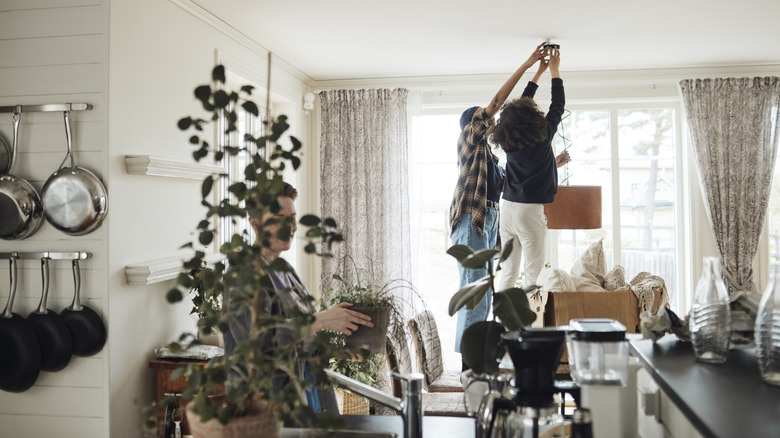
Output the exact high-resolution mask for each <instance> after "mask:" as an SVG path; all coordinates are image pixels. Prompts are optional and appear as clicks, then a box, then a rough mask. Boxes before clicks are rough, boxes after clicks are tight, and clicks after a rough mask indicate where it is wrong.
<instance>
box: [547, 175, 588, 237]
mask: <svg viewBox="0 0 780 438" xmlns="http://www.w3.org/2000/svg"><path fill="white" fill-rule="evenodd" d="M544 214H545V216H547V228H548V229H550V230H592V229H597V228H601V186H569V185H566V186H558V194H556V195H555V201H553V203H552V204H544Z"/></svg>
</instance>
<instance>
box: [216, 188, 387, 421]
mask: <svg viewBox="0 0 780 438" xmlns="http://www.w3.org/2000/svg"><path fill="white" fill-rule="evenodd" d="M297 195H298V192H297V190H296V189H295V188H294V187H293V186H292V185H290V184H288V183H284V185H283V188H282V190H281V192H280V193H279V195H278V198H277V200H278V202H279V206H280V208H279V210H278V211H275V212H273V211H271V212H266V213H265V214H263V216H262V217H252V216H251V211H252V210H253V209H254V210H255V211H256V208H257V205H253V204H254V203H253V202H251V200H250V201H248V202H247V211H249V212H250V218H249V223H250V224H251V226H252V228H253V230H254V231H255V234H256V236H257V237H256V239H255V242H254V245H255V246H256V247H260V248H261V251H260V254H261V256H260V257H259V258H258V259H257V260H255V270H263V271H264V272H267V273H268V275H269V277H270V280H271V283H272V285H269V286H267V287H265V288H264V289H262V290H260V291H257V292H256V293H255V294H254V297H253V302H252V312H251V314H250V313H249V312H236V313H235V318H234V319H233V320H232V322H231V324H230V329H229V330H228V331H227V332H225V333H224V337H225V354H226V355H228V356H229V355H231V354H232V353H233V351H234V350H235V349H236V346H237V345H240V344H241V343H242V342H243V341H246V340H248V339H250V337H257V336H266V337H267V339H268V342H269V343H276V344H277V345H279V344H285V343H287V344H289V343H292V342H294V341H293V339H294V335H293V333H291V332H290V329H288V328H284V327H279V328H273V329H272V330H268V328H267V327H265V328H264V327H259V326H258V321H260V320H261V319H265V320H267V318H262V317H263V316H277V317H282V318H284V319H289V318H293V317H295V316H300V315H313V316H314V322H313V323H312V324H311V326H310V327H311V335H312V336H310V337H309V340H313V338H314V336H313V335H314V334H316V333H317V332H318V331H320V330H323V329H327V330H333V331H338V332H341V333H344V334H345V335H350V334H352V332H354V331H355V330H357V328H358V326H359V325H364V326H368V327H371V326H373V324H372V323H371V318H370V317H369V316H367V315H364V314H362V313H359V312H355V311H353V310H350V309H349V307H350V306H352V304H350V303H341V304H339V305H337V306H334V307H331V308H329V309H327V310H323V311H320V312H317V311H316V307H315V305H314V300H313V298H312V296H311V295H310V294H309V291H308V290H307V289H306V287H305V286H304V285H303V284H302V282H301V279H300V277H298V274H297V273H296V272H295V269H294V268H293V267H292V266H290V264H289V263H287V262H286V261H285V260H284V259H283V258H281V257H280V255H281V253H282V252H284V251H286V250H288V249H290V246H291V242H292V238H293V236H294V235H295V231H296V228H297V227H296V211H295V198H296V197H297ZM253 207H254V208H253ZM224 306H225V308H226V309H228V310H230V309H233V310H235V309H237V303H236V304H231V303H230V297H229V296H228V293H227V291H226V292H225V295H224ZM354 359H359V357H357V356H356V357H354ZM313 372H314V370H313V369H310V364H309V362H307V361H306V360H305V359H301V360H298V361H297V363H296V369H295V370H294V373H295V376H296V377H297V379H299V381H304V380H308V381H310V382H313V377H312V374H313ZM234 373H235V371H234ZM289 379H290V375H289V374H288V373H285V372H281V371H279V372H278V373H277V374H276V376H275V378H274V381H273V386H274V390H275V391H277V390H281V389H282V388H284V387H285V386H286V383H287V382H288V381H289ZM230 384H231V381H230V379H228V385H230ZM306 398H307V400H308V404H309V406H310V407H311V408H312V409H313V410H314V411H315V412H322V411H324V410H328V411H332V412H338V407H337V403H336V397H335V393H334V391H333V388H315V387H313V388H308V389H307V390H306Z"/></svg>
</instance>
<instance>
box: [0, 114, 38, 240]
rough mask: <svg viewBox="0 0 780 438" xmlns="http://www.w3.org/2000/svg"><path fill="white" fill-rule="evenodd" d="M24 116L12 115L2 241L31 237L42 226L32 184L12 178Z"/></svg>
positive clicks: (2, 191)
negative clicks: (22, 117) (12, 125)
mask: <svg viewBox="0 0 780 438" xmlns="http://www.w3.org/2000/svg"><path fill="white" fill-rule="evenodd" d="M20 122H21V112H19V111H17V112H15V113H14V115H13V124H14V140H13V146H12V147H11V158H10V164H9V166H8V167H9V171H8V173H7V174H5V175H0V239H5V240H17V239H24V238H27V237H29V236H31V235H32V234H33V233H35V232H36V231H38V228H40V226H41V224H42V223H43V206H42V204H41V196H40V195H39V194H38V191H37V190H35V188H34V187H33V186H32V185H30V183H29V182H27V181H25V180H24V179H22V178H19V177H17V176H14V175H12V174H11V172H12V171H13V167H14V164H15V163H16V156H17V145H18V144H19V123H20Z"/></svg>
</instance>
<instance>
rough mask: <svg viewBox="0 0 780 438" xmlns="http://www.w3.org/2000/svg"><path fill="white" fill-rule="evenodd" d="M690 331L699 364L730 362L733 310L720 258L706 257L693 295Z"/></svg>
mask: <svg viewBox="0 0 780 438" xmlns="http://www.w3.org/2000/svg"><path fill="white" fill-rule="evenodd" d="M690 327H691V342H692V343H693V351H694V353H695V354H696V360H698V361H700V362H704V363H713V364H717V363H723V362H725V361H726V356H728V353H729V339H730V338H731V309H730V308H729V294H728V290H726V284H725V283H724V282H723V278H722V277H721V276H720V258H719V257H704V270H703V271H702V276H701V278H700V279H699V282H698V283H697V284H696V291H695V292H694V295H693V306H692V307H691V320H690Z"/></svg>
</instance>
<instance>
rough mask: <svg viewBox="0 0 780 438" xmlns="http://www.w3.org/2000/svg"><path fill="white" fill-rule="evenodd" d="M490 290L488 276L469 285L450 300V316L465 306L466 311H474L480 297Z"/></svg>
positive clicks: (480, 299)
mask: <svg viewBox="0 0 780 438" xmlns="http://www.w3.org/2000/svg"><path fill="white" fill-rule="evenodd" d="M489 289H490V276H489V275H488V276H486V277H482V278H480V279H479V280H477V281H474V282H472V283H469V284H467V285H465V286H463V288H462V289H461V290H459V291H457V292H455V295H453V296H452V298H451V299H450V306H449V312H450V316H452V315H454V314H455V312H457V311H458V310H459V309H460V308H462V307H463V306H466V308H468V309H474V308H475V307H476V306H477V304H479V302H480V301H482V297H484V296H485V294H486V293H487V291H488V290H489Z"/></svg>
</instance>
